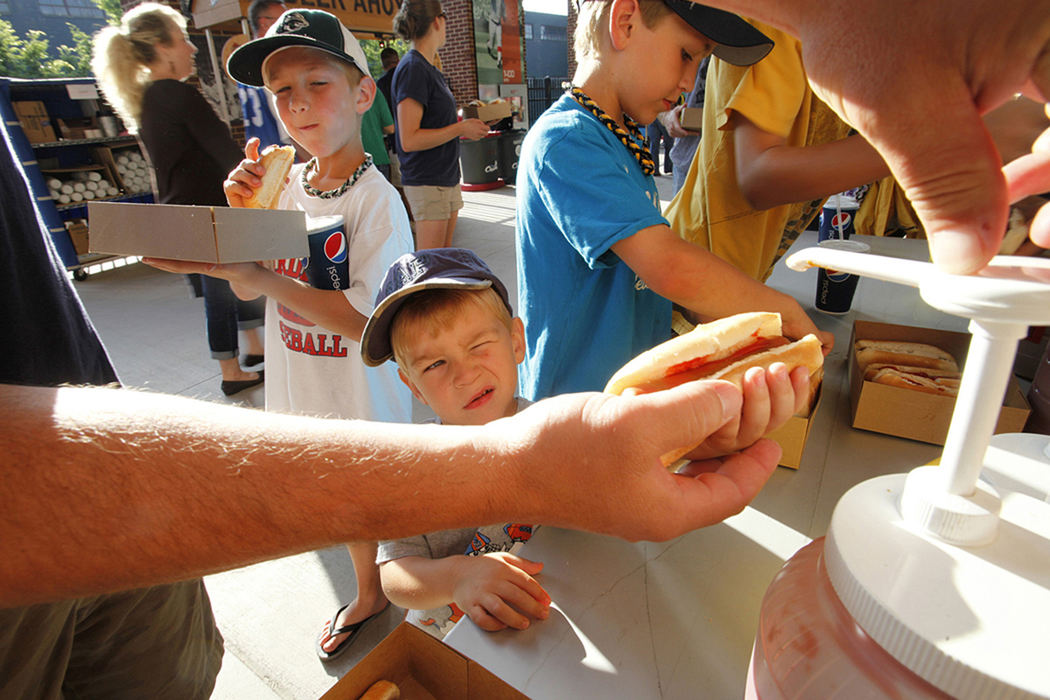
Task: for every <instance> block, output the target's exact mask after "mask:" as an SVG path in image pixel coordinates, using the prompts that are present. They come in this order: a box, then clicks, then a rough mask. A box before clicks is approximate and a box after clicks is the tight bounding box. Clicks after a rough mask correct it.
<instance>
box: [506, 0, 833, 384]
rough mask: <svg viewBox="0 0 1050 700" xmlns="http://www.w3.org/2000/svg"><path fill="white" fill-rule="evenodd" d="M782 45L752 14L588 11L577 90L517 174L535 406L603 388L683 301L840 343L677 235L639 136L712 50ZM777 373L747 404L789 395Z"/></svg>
mask: <svg viewBox="0 0 1050 700" xmlns="http://www.w3.org/2000/svg"><path fill="white" fill-rule="evenodd" d="M771 48H772V42H770V41H769V39H768V38H766V37H765V35H763V34H762V33H761V32H759V31H758V30H757V29H755V28H754V27H753V26H751V25H750V24H748V23H747V22H745V21H744V20H742V19H741V18H739V17H737V16H736V15H732V14H729V13H726V12H722V11H720V10H715V9H713V8H710V7H706V6H704V5H699V4H696V3H691V2H685V1H682V0H584V1H583V2H581V4H580V15H579V19H578V21H577V24H576V35H575V49H576V56H577V60H578V68H577V70H576V74H575V76H574V79H573V87H572V89H571V90H570V92H568V93H566V94H565V95H564V96H562V97H561V99H559V100H558V101H557V102H556V103H555V104H554V105H552V106H551V107H550V108H549V109H548V110H547V111H545V112H544V113H543V115H542V116H541V117H540V118H539V120H537V122H536V124H535V125H534V126H533V127H532V129H530V130H529V133H528V135H527V136H526V137H525V141H524V143H523V144H522V150H521V158H520V161H519V165H518V179H517V186H518V187H517V190H518V192H517V222H516V248H517V261H518V312H519V313H520V314H521V317H522V320H523V321H524V326H525V341H526V353H525V361H524V363H523V364H522V368H521V372H520V377H521V380H520V389H521V393H522V395H523V396H524V397H525V398H528V399H532V400H536V399H540V398H544V397H547V396H551V395H554V394H560V393H565V392H573V391H594V390H600V389H601V388H602V387H603V386H604V385H605V383H606V381H607V380H608V379H609V377H610V376H612V374H613V373H614V372H615V371H616V370H617V369H619V368H620V367H621V366H622V365H623V364H625V363H626V362H627V361H628V360H630V359H631V358H632V357H634V356H635V355H637V354H639V353H640V352H642V351H644V350H647V349H649V348H651V347H653V346H654V345H657V344H658V343H660V342H663V341H665V340H667V339H668V338H669V337H670V336H671V310H672V304H678V305H679V306H681V307H683V308H684V309H686V310H688V311H690V312H692V314H694V316H695V318H696V319H697V320H702V321H706V320H712V319H715V318H720V317H723V316H728V315H731V314H734V313H739V312H744V311H774V312H779V313H780V314H781V316H782V318H783V327H784V332H785V335H788V336H789V337H792V338H799V337H802V336H803V335H805V334H807V333H815V334H817V336H818V337H819V338H821V340H822V341H823V342H824V343H825V346H826V348H830V345H831V342H832V337H831V335H830V334H826V333H821V332H820V331H818V330H817V329H816V327H815V326H814V324H813V322H812V321H811V320H810V318H809V317H808V316H807V315H806V313H805V312H804V311H803V310H802V307H801V306H799V304H798V303H797V302H796V301H795V300H794V299H792V298H791V297H789V296H787V295H785V294H781V293H780V292H777V291H775V290H773V289H770V288H768V287H765V286H764V285H762V284H760V283H758V282H756V281H754V280H752V279H750V278H749V277H747V276H746V275H744V274H742V273H741V272H740V271H738V270H736V269H735V268H733V267H732V266H731V265H729V264H727V263H725V262H723V261H722V260H720V259H718V258H717V257H716V256H714V255H712V254H711V253H709V252H708V251H706V250H704V249H702V248H700V247H699V246H696V245H693V244H692V243H688V242H686V241H684V240H682V238H680V237H679V236H678V235H677V234H676V233H675V232H674V231H672V230H671V228H670V227H669V226H668V224H667V220H666V219H665V218H664V217H663V216H662V215H661V212H660V199H659V193H658V192H657V189H656V182H655V180H654V179H653V172H654V163H653V159H652V157H651V155H650V154H649V152H648V150H647V149H646V147H645V143H644V138H643V136H642V134H641V132H640V130H639V128H638V125H639V124H648V123H650V122H652V121H653V119H655V118H656V115H657V114H658V113H660V112H663V111H666V110H668V109H670V108H671V107H672V106H674V104H675V102H676V101H677V99H678V96H679V95H680V94H681V93H682V92H686V91H688V90H690V89H691V88H692V87H693V83H694V78H695V76H696V71H697V68H698V66H699V64H700V61H701V60H702V59H703V58H704V57H705V56H707V55H708V54H710V53H714V54H715V55H717V56H721V57H723V58H725V59H726V60H728V61H731V62H733V63H744V64H746V63H753V62H755V61H758V60H760V59H761V58H762V57H763V56H764V55H765V54H766V53H768V52H769V50H770V49H771ZM773 375H774V373H773V372H770V373H767V377H762V376H760V375H758V376H756V377H755V378H753V380H749V381H748V382H746V383H745V387H744V389H745V391H744V396H745V401H748V399H749V398H757V397H759V396H760V395H761V394H764V393H766V392H768V391H775V392H780V391H790V390H791V389H790V387H789V386H788V385H787V384H786V380H787V378H786V377H783V378H781V377H779V376H778V377H776V378H774V376H773ZM767 385H768V386H767Z"/></svg>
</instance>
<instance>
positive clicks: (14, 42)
mask: <svg viewBox="0 0 1050 700" xmlns="http://www.w3.org/2000/svg"><path fill="white" fill-rule="evenodd" d="M94 3H95V5H96V6H98V8H99V9H100V10H102V11H103V12H105V13H106V19H107V21H108V22H109V23H110V24H120V17H121V14H122V13H121V10H120V0H94ZM67 26H68V27H69V31H70V34H71V35H72V37H73V45H72V46H67V45H65V44H61V45H59V46H58V47H56V48H55V53H56V54H57V56H55V55H52V53H51V45H50V41H48V39H47V36H46V35H45V34H44V33H43V32H42V31H40V30H38V29H30V30H29V31H27V32H26V35H25V37H20V36H18V34H16V33H15V30H14V27H13V26H12V25H11V23H10V22H8V21H6V20H2V19H0V75H5V76H8V77H10V78H74V77H83V76H88V75H91V35H90V34H88V33H87V32H85V31H84V30H82V29H80V28H78V27H76V26H74V25H73V24H69V23H67Z"/></svg>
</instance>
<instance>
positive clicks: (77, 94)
mask: <svg viewBox="0 0 1050 700" xmlns="http://www.w3.org/2000/svg"><path fill="white" fill-rule="evenodd" d="M66 92H68V93H69V99H71V100H97V99H98V89H97V88H96V87H95V84H94V83H68V84H67V85H66Z"/></svg>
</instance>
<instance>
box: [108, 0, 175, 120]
mask: <svg viewBox="0 0 1050 700" xmlns="http://www.w3.org/2000/svg"><path fill="white" fill-rule="evenodd" d="M185 31H186V19H185V18H184V17H183V16H182V15H181V14H179V13H178V12H177V11H175V10H174V9H172V8H170V7H168V6H167V5H160V4H158V3H155V2H147V3H143V4H141V5H139V6H137V7H134V8H132V9H130V10H128V11H127V12H125V13H124V16H123V17H122V18H121V20H120V26H109V27H104V28H103V29H101V30H99V31H98V33H96V34H95V39H94V48H93V50H92V56H91V69H92V71H94V73H95V78H96V79H97V80H98V85H99V87H100V88H101V89H102V94H103V95H105V97H106V101H107V102H109V104H110V105H112V106H113V109H115V110H116V112H117V114H118V115H120V118H121V120H123V122H124V124H125V125H126V126H127V127H128V131H130V132H131V133H133V134H135V133H138V130H139V122H140V117H141V116H142V96H143V94H145V92H146V87H147V86H148V85H149V84H150V82H152V78H151V77H150V71H149V68H148V66H149V65H150V64H151V63H153V62H154V61H156V60H157V49H156V47H157V45H158V44H162V45H164V46H171V45H172V44H173V43H174V42H176V41H179V40H181V39H182V36H180V33H182V32H185Z"/></svg>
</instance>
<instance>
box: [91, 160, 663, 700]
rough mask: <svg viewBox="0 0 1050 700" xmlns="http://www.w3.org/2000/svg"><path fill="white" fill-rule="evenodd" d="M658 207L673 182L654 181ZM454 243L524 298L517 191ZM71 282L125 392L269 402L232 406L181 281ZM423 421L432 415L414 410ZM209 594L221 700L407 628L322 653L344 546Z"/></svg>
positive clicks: (282, 687)
mask: <svg viewBox="0 0 1050 700" xmlns="http://www.w3.org/2000/svg"><path fill="white" fill-rule="evenodd" d="M657 184H658V187H659V189H660V193H661V199H663V200H664V201H665V203H666V201H667V200H669V199H670V196H671V190H672V185H671V178H670V176H660V177H658V178H657ZM463 194H464V196H463V198H464V202H465V205H464V208H463V210H462V211H461V212H460V218H459V224H458V226H457V229H456V237H455V241H454V245H457V246H462V247H467V248H471V249H472V250H474V251H475V252H476V253H478V255H479V256H481V257H482V258H483V259H484V260H485V261H486V262H487V263H488V264H489V266H490V267H492V269H493V271H494V272H495V273H496V274H497V275H499V277H500V278H501V279H502V280H503V281H504V282H505V283H506V284H507V287H508V291H509V292H510V296H511V299H512V300H514V299H516V295H517V279H516V273H515V261H514V188H513V187H503V188H500V189H497V190H489V191H484V192H464V193H463ZM89 272H91V274H89V276H88V277H87V279H86V280H84V281H81V282H76V283H75V286H76V288H77V291H78V292H79V294H80V297H81V299H82V300H83V302H84V306H85V308H86V309H87V311H88V314H89V316H90V317H91V319H92V321H93V322H94V324H95V327H96V328H97V330H98V332H99V335H100V336H101V337H102V340H103V342H104V343H105V345H106V347H107V349H108V350H109V353H110V356H111V358H112V360H113V363H114V365H115V366H116V368H117V372H118V374H119V375H120V377H121V380H122V381H123V382H124V384H125V385H127V386H130V387H143V388H147V389H150V390H153V391H160V392H167V393H172V394H180V395H183V396H192V397H195V398H199V399H204V400H208V401H219V402H232V403H238V404H242V405H247V406H253V407H259V408H261V407H262V405H263V390H262V387H258V388H254V389H251V390H248V391H245V392H242V393H241V394H239V395H237V396H234V397H231V398H227V397H225V396H223V395H222V393H221V391H220V390H219V382H220V375H219V367H218V363H216V362H214V361H212V360H211V359H209V357H208V353H207V345H206V342H205V334H204V309H203V302H202V300H200V299H194V298H192V297H191V295H190V291H189V287H188V285H187V284H186V282H185V280H184V279H183V278H182V277H181V276H178V275H171V274H167V273H164V272H160V271H158V270H155V269H153V268H150V267H147V266H145V265H142V264H139V263H133V264H130V265H126V266H123V267H118V268H115V269H108V270H104V271H101V272H92V271H91V270H90V269H89ZM417 408H418V410H417V414H418V417H420V418H422V417H425V416H426V415H427V412H426V409H425V408H424V407H422V406H418V407H417ZM206 581H207V588H208V592H209V594H210V595H211V599H212V605H213V608H214V610H215V615H216V618H217V619H218V624H219V628H220V630H221V631H222V634H223V636H224V637H225V639H226V654H225V657H224V660H223V667H222V671H221V672H220V673H219V678H218V681H217V684H216V688H215V692H214V693H213V695H212V698H213V699H214V700H233V699H234V698H237V699H238V700H239V699H241V698H252V699H253V700H269V699H276V698H281V699H282V700H306V699H309V698H317V697H319V696H321V695H322V694H323V693H324V692H326V691H327V690H328V689H329V688H330V687H331V686H332V685H333V684H334V683H335V682H336V681H337V680H338V679H339V678H340V677H341V676H342V675H343V674H344V673H345V672H346V671H347V670H348V669H350V668H351V667H352V666H353V665H354V664H356V663H357V662H358V661H359V660H360V659H361V658H362V657H364V655H365V654H367V653H368V652H369V651H370V650H371V649H372V648H373V647H374V646H375V645H376V644H378V643H379V642H380V641H381V640H382V639H383V638H384V637H385V636H386V635H387V634H388V633H389V632H390V631H391V630H393V629H394V627H396V626H397V625H398V623H399V622H400V621H401V618H402V616H403V611H402V610H399V609H395V608H393V607H391V608H389V609H388V610H387V611H386V612H385V613H383V614H382V615H381V616H380V617H379V618H377V619H376V620H374V621H373V622H372V623H371V624H370V625H369V626H368V627H366V628H365V629H364V630H362V632H361V633H360V636H359V638H358V640H357V641H356V642H355V644H354V647H352V648H351V649H350V650H348V651H347V652H346V653H345V654H344V655H343V656H342V657H340V658H339V659H338V660H337V661H336V662H333V663H330V664H322V663H321V662H320V661H319V660H318V658H317V656H316V654H315V652H314V640H315V639H316V637H317V634H318V631H319V630H320V628H321V625H322V624H323V623H324V621H325V620H326V619H328V618H329V617H330V616H331V615H332V614H333V613H334V612H335V610H336V609H337V608H338V607H339V606H340V605H342V604H343V603H345V602H347V601H348V600H350V598H351V597H352V596H353V594H354V590H355V581H354V575H353V568H352V566H351V563H350V557H349V555H348V554H347V552H346V550H345V548H342V547H335V548H332V549H328V550H323V551H316V552H309V553H305V554H300V555H297V556H292V557H286V558H284V559H277V560H274V561H269V562H265V563H262V564H256V565H254V566H248V567H245V568H242V569H236V570H233V571H228V572H225V573H222V574H217V575H214V576H209V577H208V578H207V579H206Z"/></svg>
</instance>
